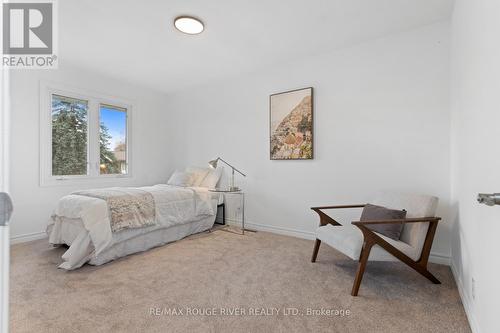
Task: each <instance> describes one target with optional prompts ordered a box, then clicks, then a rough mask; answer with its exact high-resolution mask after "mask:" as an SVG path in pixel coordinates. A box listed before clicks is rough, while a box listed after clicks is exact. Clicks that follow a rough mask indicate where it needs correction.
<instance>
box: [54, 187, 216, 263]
mask: <svg viewBox="0 0 500 333" xmlns="http://www.w3.org/2000/svg"><path fill="white" fill-rule="evenodd" d="M139 189H141V190H143V191H147V192H149V193H151V194H152V195H153V198H154V201H155V209H156V225H153V226H148V227H145V228H139V229H133V230H132V229H128V230H123V231H119V232H116V233H112V232H111V226H110V221H109V217H108V207H107V203H106V201H104V200H102V199H97V198H92V197H87V196H81V195H75V194H70V195H67V196H65V197H63V198H61V199H60V200H59V202H58V204H57V207H56V209H55V211H54V215H55V216H56V218H55V219H51V221H50V222H49V225H48V227H47V232H48V233H49V242H50V243H51V244H63V243H65V241H64V239H65V235H64V230H65V228H64V226H63V223H64V219H63V218H67V219H80V220H81V221H82V223H83V227H84V228H85V231H86V232H85V234H81V235H78V237H76V239H74V241H73V242H72V244H71V246H70V248H69V249H68V251H66V253H64V255H63V256H62V258H63V260H64V262H63V263H62V264H61V265H60V266H59V267H60V268H64V269H75V268H78V267H80V266H82V265H83V264H84V263H85V262H87V261H88V260H89V259H90V258H91V257H92V256H93V257H95V256H97V255H99V253H101V252H102V251H104V250H106V249H108V248H109V247H110V246H112V245H113V244H115V243H116V241H117V240H120V241H126V238H127V235H130V237H132V236H137V235H140V234H141V233H147V232H151V231H153V230H157V229H162V228H168V227H171V226H175V225H179V224H185V223H189V222H192V221H196V220H199V219H201V218H204V217H209V216H214V215H215V214H216V212H215V211H214V208H213V205H212V204H211V199H212V197H213V195H214V194H213V193H212V192H209V191H208V190H207V189H206V188H201V187H177V186H171V185H163V184H160V185H154V186H147V187H140V188H139ZM120 234H121V235H120ZM120 236H122V237H120ZM123 236H125V237H123ZM88 243H90V244H88ZM68 245H69V244H68ZM89 245H90V246H89ZM88 248H90V249H91V252H89V250H88Z"/></svg>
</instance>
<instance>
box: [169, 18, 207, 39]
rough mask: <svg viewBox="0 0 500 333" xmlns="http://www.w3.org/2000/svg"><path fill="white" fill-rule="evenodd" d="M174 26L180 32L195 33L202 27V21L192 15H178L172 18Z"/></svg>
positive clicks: (201, 29) (200, 30)
mask: <svg viewBox="0 0 500 333" xmlns="http://www.w3.org/2000/svg"><path fill="white" fill-rule="evenodd" d="M174 26H175V28H176V29H177V30H179V31H180V32H183V33H185V34H189V35H197V34H199V33H201V32H202V31H203V29H204V26H203V22H201V21H200V20H199V19H197V18H194V17H192V16H179V17H176V18H175V20H174Z"/></svg>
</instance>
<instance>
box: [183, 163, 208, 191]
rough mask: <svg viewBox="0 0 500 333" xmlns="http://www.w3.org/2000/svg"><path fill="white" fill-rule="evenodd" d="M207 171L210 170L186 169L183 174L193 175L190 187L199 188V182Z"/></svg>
mask: <svg viewBox="0 0 500 333" xmlns="http://www.w3.org/2000/svg"><path fill="white" fill-rule="evenodd" d="M209 171H210V168H199V167H187V168H186V171H185V172H187V173H191V174H193V179H192V180H191V184H190V186H201V182H202V181H203V179H204V178H205V177H206V176H207V174H208V172H209Z"/></svg>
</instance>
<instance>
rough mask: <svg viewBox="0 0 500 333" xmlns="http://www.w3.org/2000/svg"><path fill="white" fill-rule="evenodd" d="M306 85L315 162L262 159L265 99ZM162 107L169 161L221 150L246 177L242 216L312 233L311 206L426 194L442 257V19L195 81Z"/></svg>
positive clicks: (445, 174)
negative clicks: (435, 207) (168, 119)
mask: <svg viewBox="0 0 500 333" xmlns="http://www.w3.org/2000/svg"><path fill="white" fill-rule="evenodd" d="M297 47H300V45H298V46H297ZM308 86H312V87H314V122H315V124H314V135H315V137H314V141H315V147H314V148H315V158H314V160H312V161H271V160H270V159H269V105H268V103H269V95H270V94H272V93H276V92H280V91H286V90H290V89H294V88H301V87H308ZM169 110H171V111H172V112H173V114H175V115H176V117H177V118H176V120H175V121H176V123H178V124H179V126H178V127H177V134H176V135H177V137H179V138H183V141H181V142H178V145H177V151H176V157H177V158H176V163H177V166H178V167H183V166H184V165H185V164H198V165H204V164H206V161H208V160H210V159H212V158H214V157H216V156H222V157H223V158H225V159H226V160H228V161H229V162H233V163H234V164H235V166H237V167H239V168H241V170H242V171H246V172H247V173H248V177H247V178H246V179H244V180H240V184H241V183H243V184H244V188H245V190H246V191H247V194H248V195H247V210H246V213H247V222H251V223H253V224H256V225H258V226H260V227H272V228H274V229H275V230H276V228H277V229H280V230H281V231H288V232H289V233H292V234H294V233H295V234H297V235H299V234H302V235H304V233H305V234H307V235H309V237H310V236H311V235H312V232H313V231H314V229H315V227H316V226H317V223H318V222H317V218H316V216H314V214H313V213H312V212H311V210H310V209H309V207H311V206H313V205H321V204H323V205H324V204H340V203H352V202H355V203H356V202H361V203H363V202H367V201H369V200H370V198H371V197H372V196H373V195H374V193H375V192H377V191H378V190H394V191H405V192H417V193H428V194H432V195H436V196H438V197H440V199H441V201H440V207H439V211H438V214H439V215H441V216H443V217H444V218H445V219H444V222H443V223H442V225H441V226H440V227H439V230H438V234H437V238H436V241H435V245H434V248H433V253H435V254H439V255H442V256H447V257H449V255H450V240H449V234H450V230H451V222H452V221H450V219H448V206H449V200H450V187H449V184H450V176H449V170H450V156H449V149H450V115H449V24H448V23H447V22H444V23H439V24H434V25H430V26H426V27H423V28H420V29H417V30H412V31H408V32H404V33H400V34H397V35H392V36H389V37H386V38H383V39H379V40H375V41H371V42H368V43H363V44H360V45H357V46H354V47H350V48H348V49H344V50H341V51H337V52H332V53H330V54H324V55H320V56H315V57H310V58H308V59H304V60H302V61H300V62H294V63H288V64H283V65H280V66H277V67H272V68H268V69H266V70H262V71H260V72H257V73H253V74H248V75H245V76H242V77H241V78H236V79H233V80H230V81H226V82H221V83H214V84H212V85H210V86H200V87H197V88H192V89H189V90H187V91H185V92H180V93H177V94H175V95H173V96H170V98H169ZM230 215H231V214H230ZM358 217H359V216H358Z"/></svg>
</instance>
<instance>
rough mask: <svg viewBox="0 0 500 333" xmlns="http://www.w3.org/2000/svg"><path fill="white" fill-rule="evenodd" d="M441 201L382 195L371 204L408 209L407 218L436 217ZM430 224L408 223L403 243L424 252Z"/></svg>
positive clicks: (388, 194)
mask: <svg viewBox="0 0 500 333" xmlns="http://www.w3.org/2000/svg"><path fill="white" fill-rule="evenodd" d="M438 201H439V199H438V198H437V197H433V196H429V195H418V194H402V193H387V192H383V193H380V194H379V195H378V196H377V197H376V199H375V200H374V201H373V202H371V203H373V204H375V205H379V206H384V207H387V208H392V209H406V212H407V213H406V217H430V216H435V214H436V208H437V204H438ZM428 228H429V223H406V224H405V225H404V227H403V232H402V234H401V238H400V239H401V241H403V242H405V243H406V244H408V245H410V246H412V247H414V248H417V249H418V250H419V251H422V247H423V245H424V241H425V236H426V235H427V229H428Z"/></svg>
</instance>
